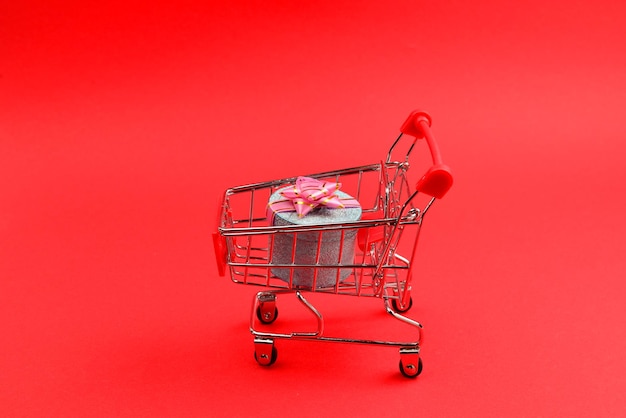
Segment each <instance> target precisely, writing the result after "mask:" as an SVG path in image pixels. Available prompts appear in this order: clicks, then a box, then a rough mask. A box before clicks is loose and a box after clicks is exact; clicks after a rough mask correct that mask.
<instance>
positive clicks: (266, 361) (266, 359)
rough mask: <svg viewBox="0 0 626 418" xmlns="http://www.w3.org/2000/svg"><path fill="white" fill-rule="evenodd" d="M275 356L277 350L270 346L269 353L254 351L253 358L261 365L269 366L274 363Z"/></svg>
mask: <svg viewBox="0 0 626 418" xmlns="http://www.w3.org/2000/svg"><path fill="white" fill-rule="evenodd" d="M277 358H278V350H276V347H274V346H272V354H271V355H267V354H257V352H256V351H255V352H254V359H255V360H256V362H257V363H259V364H260V365H261V366H265V367H269V366H271V365H272V364H274V363H276V359H277Z"/></svg>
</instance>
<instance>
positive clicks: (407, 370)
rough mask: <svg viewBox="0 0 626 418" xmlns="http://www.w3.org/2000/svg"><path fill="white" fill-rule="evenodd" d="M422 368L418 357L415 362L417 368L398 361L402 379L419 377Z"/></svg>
mask: <svg viewBox="0 0 626 418" xmlns="http://www.w3.org/2000/svg"><path fill="white" fill-rule="evenodd" d="M423 368H424V366H423V364H422V359H421V357H420V359H419V360H418V362H417V366H415V364H406V365H405V364H404V363H403V362H402V360H400V373H402V375H403V376H404V377H408V378H410V379H415V378H416V377H417V376H419V375H420V373H422V369H423Z"/></svg>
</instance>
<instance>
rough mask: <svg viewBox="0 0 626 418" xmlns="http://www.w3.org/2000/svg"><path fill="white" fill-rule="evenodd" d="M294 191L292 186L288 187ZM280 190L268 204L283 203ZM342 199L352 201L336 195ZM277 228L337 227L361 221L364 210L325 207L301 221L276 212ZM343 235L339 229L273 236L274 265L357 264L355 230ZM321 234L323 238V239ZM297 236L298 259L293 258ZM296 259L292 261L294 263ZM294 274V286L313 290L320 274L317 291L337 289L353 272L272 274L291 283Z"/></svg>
mask: <svg viewBox="0 0 626 418" xmlns="http://www.w3.org/2000/svg"><path fill="white" fill-rule="evenodd" d="M287 187H292V186H287ZM282 190H284V189H280V190H278V191H276V192H275V193H273V194H272V195H271V196H270V199H269V203H272V202H275V201H278V200H281V199H283V197H282V195H281V191H282ZM336 195H337V197H339V198H340V199H346V198H351V197H350V195H348V194H347V193H344V192H341V191H337V192H336ZM273 215H274V216H273V221H272V222H273V225H274V226H285V225H306V226H310V225H325V224H334V223H348V222H354V221H358V220H359V219H361V208H360V207H354V208H353V207H350V208H336V209H330V208H327V207H324V206H321V207H317V208H315V209H314V210H312V211H311V212H309V213H307V214H306V215H305V216H303V217H298V214H297V213H296V212H274V214H273ZM344 231H345V232H344V233H343V234H344V235H343V245H342V239H341V236H342V231H341V230H340V229H333V228H332V227H329V229H328V230H324V231H312V232H297V233H280V234H276V235H275V236H274V244H273V249H272V260H271V263H272V264H296V265H297V264H317V265H318V266H337V265H340V264H341V265H343V264H352V263H353V261H354V248H355V239H356V232H357V231H356V229H346V230H344ZM320 234H321V235H320ZM294 236H295V245H296V248H295V255H294V254H293V245H294ZM320 238H321V245H320V246H319V248H320V254H319V260H316V259H317V248H318V240H319V239H320ZM292 257H293V260H292ZM292 271H293V286H296V287H304V288H311V287H313V280H314V278H315V271H317V278H316V282H315V283H316V287H317V288H324V287H331V286H335V284H336V283H337V280H339V281H342V280H345V279H346V277H348V276H349V275H350V273H351V271H352V269H350V268H341V269H340V268H330V267H281V268H278V267H276V268H273V269H272V274H274V275H275V276H276V277H278V278H280V279H281V280H284V281H286V282H289V280H290V276H291V274H292V273H291V272H292Z"/></svg>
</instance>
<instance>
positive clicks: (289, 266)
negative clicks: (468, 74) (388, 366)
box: [213, 111, 452, 377]
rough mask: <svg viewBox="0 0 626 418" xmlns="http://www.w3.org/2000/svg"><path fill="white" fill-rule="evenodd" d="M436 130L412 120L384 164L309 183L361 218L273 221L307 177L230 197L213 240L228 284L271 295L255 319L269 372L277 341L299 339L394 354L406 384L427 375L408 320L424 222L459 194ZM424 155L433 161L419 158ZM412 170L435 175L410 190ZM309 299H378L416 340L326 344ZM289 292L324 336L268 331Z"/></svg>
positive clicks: (262, 299) (424, 117)
mask: <svg viewBox="0 0 626 418" xmlns="http://www.w3.org/2000/svg"><path fill="white" fill-rule="evenodd" d="M430 127H431V118H430V116H429V115H428V114H426V113H425V112H421V111H414V112H412V113H411V114H410V115H409V117H408V118H407V120H406V121H405V122H404V123H403V124H402V126H401V128H400V135H399V136H398V137H397V139H396V140H395V141H394V142H393V143H392V145H391V147H390V149H389V152H388V153H387V157H386V159H385V160H384V161H381V162H379V163H375V164H369V165H364V166H359V167H353V168H347V169H340V170H335V171H328V172H323V173H316V174H310V175H308V176H306V177H305V179H308V180H312V181H318V182H320V184H322V186H321V187H322V189H320V190H323V191H324V193H325V192H327V190H326V189H325V187H326V186H327V185H329V184H330V185H338V184H341V190H342V191H345V192H347V193H348V194H349V197H353V198H354V200H356V201H357V202H358V204H359V205H360V214H359V216H358V219H348V220H346V219H342V220H339V221H337V220H332V219H331V220H330V222H326V223H322V224H317V223H312V224H311V223H309V224H291V223H282V224H277V223H273V222H271V221H269V220H268V216H267V214H268V202H271V199H272V198H273V196H275V195H276V194H277V193H278V192H280V191H281V190H284V188H285V187H287V188H290V187H294V186H293V185H294V184H297V183H298V182H299V181H300V180H301V179H302V177H298V178H297V177H291V178H283V179H278V180H272V181H266V182H262V183H255V184H248V185H243V186H238V187H233V188H229V189H227V190H226V191H225V193H224V196H223V200H222V202H221V206H220V208H219V218H218V227H217V231H216V232H215V233H214V234H213V242H214V246H215V253H216V257H217V265H218V269H219V273H220V275H221V276H224V275H226V274H227V273H228V274H229V275H230V277H231V280H232V281H233V282H235V283H240V284H247V285H256V286H260V287H263V288H265V289H263V290H261V291H259V292H257V293H256V294H255V295H254V298H253V303H252V312H251V315H250V331H251V333H252V335H253V337H254V357H255V359H256V360H257V362H258V363H259V364H261V365H263V366H270V365H272V364H273V363H274V362H275V361H276V358H277V350H276V347H275V340H277V339H297V340H308V341H320V342H340V343H354V344H370V345H379V346H390V347H396V348H398V349H399V353H400V362H399V367H400V372H401V373H402V374H403V375H404V376H406V377H417V376H418V375H419V374H420V373H421V371H422V360H421V358H420V344H421V341H422V325H421V324H420V323H419V322H417V321H415V320H413V319H411V318H409V317H407V316H405V315H404V313H405V312H406V311H408V310H409V309H410V308H411V306H412V303H413V300H412V298H411V283H412V277H413V273H414V266H415V262H416V248H417V242H418V236H419V232H420V229H421V226H422V223H423V220H424V217H425V215H426V213H427V212H428V211H429V210H430V208H431V207H432V205H433V203H434V201H435V200H437V199H440V198H442V197H443V196H444V195H445V194H446V192H447V191H448V190H449V189H450V187H451V186H452V174H451V172H450V169H449V168H448V167H447V166H446V165H444V164H443V162H442V159H441V154H440V152H439V148H438V146H437V143H436V141H435V138H434V136H433V135H432V132H431V129H430ZM403 138H404V139H403ZM420 144H425V145H420ZM419 147H426V148H427V149H428V150H429V151H430V152H424V153H421V152H414V151H415V150H417V149H419ZM397 155H400V158H396V156H397ZM424 155H425V157H423V156H424ZM409 157H411V158H409ZM410 160H411V161H410ZM414 161H417V162H421V163H422V164H423V165H425V166H426V167H427V168H426V169H425V171H422V172H421V173H420V174H422V176H421V177H420V178H419V180H418V181H417V182H416V183H410V182H409V180H408V173H409V168H410V167H411V165H412V164H413V162H414ZM410 162H411V163H410ZM295 206H296V205H295V204H294V207H295ZM340 207H343V205H340ZM325 210H327V211H328V210H332V209H325ZM314 211H315V209H314ZM306 216H307V215H305V216H304V217H305V218H306ZM307 292H321V293H330V294H336V295H351V296H370V297H377V298H380V299H382V301H383V303H384V308H385V311H386V312H387V313H388V314H389V315H391V317H393V318H395V319H397V320H399V321H401V322H403V323H405V324H407V325H408V326H409V328H410V329H411V330H412V331H411V335H413V336H414V337H413V338H411V339H409V340H408V341H397V340H395V339H394V340H386V339H355V338H341V337H334V336H328V335H326V334H325V332H324V319H323V317H322V314H321V313H320V312H319V311H318V309H317V308H315V307H314V306H313V305H312V304H311V302H309V300H307V299H306V298H305V296H304V295H305V294H306V293H307ZM287 293H290V294H293V295H295V297H296V299H297V301H299V302H300V303H301V304H302V305H303V306H304V307H305V308H306V309H307V310H309V311H310V312H311V313H313V315H314V317H315V318H316V320H317V328H316V329H314V330H312V331H306V332H298V331H294V332H291V331H289V332H278V331H271V330H270V331H268V326H269V324H272V323H273V322H274V321H275V320H276V318H277V315H278V308H277V296H278V295H282V294H287ZM269 328H270V329H271V327H269Z"/></svg>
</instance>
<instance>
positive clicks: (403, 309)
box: [391, 297, 413, 313]
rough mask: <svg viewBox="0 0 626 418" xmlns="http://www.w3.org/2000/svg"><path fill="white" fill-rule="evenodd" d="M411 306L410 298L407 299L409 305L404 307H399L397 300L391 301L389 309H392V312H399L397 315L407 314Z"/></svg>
mask: <svg viewBox="0 0 626 418" xmlns="http://www.w3.org/2000/svg"><path fill="white" fill-rule="evenodd" d="M412 306H413V298H412V297H409V303H407V304H406V306H401V305H400V304H399V303H398V299H392V300H391V307H392V308H393V310H394V311H396V312H399V313H403V312H407V311H408V310H409V309H411V307H412Z"/></svg>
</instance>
